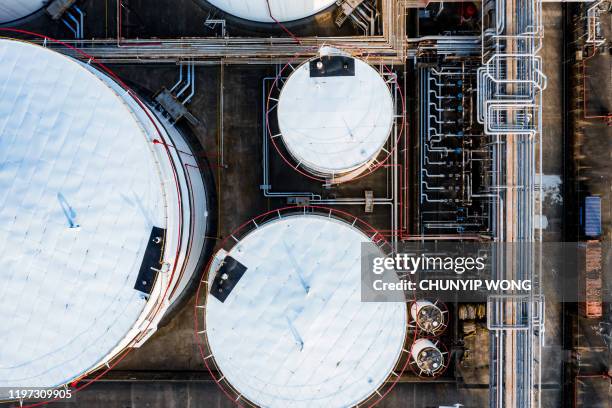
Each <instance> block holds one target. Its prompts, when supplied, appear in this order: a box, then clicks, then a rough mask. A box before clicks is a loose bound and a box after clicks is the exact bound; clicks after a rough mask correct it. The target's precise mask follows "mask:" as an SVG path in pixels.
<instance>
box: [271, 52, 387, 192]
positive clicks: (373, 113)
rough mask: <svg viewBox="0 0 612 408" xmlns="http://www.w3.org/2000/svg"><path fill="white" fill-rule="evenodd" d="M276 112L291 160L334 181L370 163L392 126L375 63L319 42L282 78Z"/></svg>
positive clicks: (380, 149)
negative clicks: (318, 46) (318, 47)
mask: <svg viewBox="0 0 612 408" xmlns="http://www.w3.org/2000/svg"><path fill="white" fill-rule="evenodd" d="M277 117H278V127H279V130H280V134H281V139H282V141H283V143H284V146H285V148H286V149H287V151H288V152H289V154H290V155H291V156H292V157H293V159H294V161H295V162H296V166H297V167H303V168H305V169H306V170H307V171H309V172H310V173H312V174H314V175H316V176H319V177H323V178H325V179H327V180H329V181H330V182H334V183H338V182H343V181H348V180H350V179H352V178H354V177H356V176H357V175H359V174H361V173H363V172H364V171H366V170H368V169H369V168H370V167H371V166H372V165H374V162H375V160H376V158H377V157H378V156H379V154H380V153H381V151H382V149H383V147H384V145H385V143H386V142H387V139H388V138H389V134H390V132H391V129H392V127H393V121H394V104H393V98H392V95H391V91H390V89H389V86H388V84H387V83H386V81H385V79H384V78H383V77H382V76H381V74H380V73H379V72H378V71H377V70H376V69H374V68H373V67H371V66H370V65H368V64H367V63H366V62H364V61H362V60H360V59H357V58H353V57H351V56H350V55H348V54H346V53H344V52H341V51H339V50H337V49H334V48H330V47H323V48H322V49H321V51H320V55H319V56H317V57H316V58H313V59H311V60H309V61H306V62H305V63H303V64H301V65H300V66H299V67H298V68H297V69H296V70H295V71H294V72H293V73H291V75H290V76H289V78H288V79H287V81H286V83H285V84H284V86H283V87H282V89H281V92H280V97H279V101H278V113H277Z"/></svg>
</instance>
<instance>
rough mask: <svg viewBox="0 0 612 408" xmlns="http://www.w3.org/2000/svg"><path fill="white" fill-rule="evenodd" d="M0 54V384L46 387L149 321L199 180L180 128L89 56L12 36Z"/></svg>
mask: <svg viewBox="0 0 612 408" xmlns="http://www.w3.org/2000/svg"><path fill="white" fill-rule="evenodd" d="M0 60H1V61H2V64H0V258H1V259H2V268H0V282H2V284H1V285H0V315H2V316H3V320H2V324H1V325H0V338H1V339H2V350H1V352H0V389H2V390H7V389H8V388H14V387H20V386H22V387H29V388H32V387H56V386H61V385H63V384H66V383H69V382H70V381H72V380H73V379H75V378H79V377H81V376H83V375H85V374H87V373H89V372H91V371H92V370H93V369H96V368H98V367H102V366H103V365H104V364H105V363H108V362H109V361H112V360H113V359H114V357H116V356H117V355H118V354H119V353H121V352H123V351H124V350H126V349H127V348H130V347H138V346H139V345H140V344H142V342H143V341H145V340H146V339H147V338H148V337H149V336H150V335H151V334H152V333H153V332H154V331H155V330H156V327H157V324H158V322H159V321H160V319H161V318H162V317H163V316H164V314H165V313H166V311H167V310H168V308H169V307H170V306H172V305H173V304H175V302H176V301H177V299H179V298H180V296H181V293H182V292H183V290H184V289H185V288H186V286H187V285H188V283H189V282H190V280H191V278H192V276H193V274H194V271H195V269H196V266H197V264H198V261H199V258H200V256H201V254H202V250H203V246H204V238H203V237H204V236H205V235H206V234H205V232H206V224H207V208H206V206H207V199H206V190H205V186H204V183H203V181H202V177H201V174H200V170H199V169H198V163H197V162H195V161H194V158H193V156H191V155H189V154H185V153H183V152H187V153H188V152H189V151H190V148H189V146H188V145H187V143H186V142H185V140H183V137H182V136H181V134H180V133H179V132H178V131H177V130H176V129H175V128H173V127H172V126H170V125H169V123H168V122H167V121H165V119H163V118H161V117H159V118H158V117H157V116H156V115H155V113H153V111H151V110H150V109H149V108H148V107H147V106H146V105H144V104H141V103H139V101H138V100H136V99H135V98H133V97H132V96H131V94H130V93H128V92H126V91H125V90H124V89H123V88H122V87H121V86H120V85H119V84H118V83H117V82H115V81H113V80H112V79H110V78H109V77H108V76H106V75H104V74H103V73H101V72H100V71H98V70H97V69H95V68H94V67H92V66H91V65H88V64H85V63H81V62H77V61H76V60H73V59H71V58H68V57H66V56H64V55H62V54H59V53H56V52H54V51H51V50H49V49H46V48H44V47H41V46H37V45H33V44H29V43H25V42H19V41H14V40H0ZM179 152H180V153H179ZM6 397H7V395H0V398H6Z"/></svg>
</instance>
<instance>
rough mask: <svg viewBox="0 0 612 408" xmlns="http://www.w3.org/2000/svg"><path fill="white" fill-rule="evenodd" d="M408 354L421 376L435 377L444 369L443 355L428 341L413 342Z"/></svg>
mask: <svg viewBox="0 0 612 408" xmlns="http://www.w3.org/2000/svg"><path fill="white" fill-rule="evenodd" d="M410 353H411V356H412V359H413V361H414V363H415V364H416V366H417V367H418V368H419V370H420V371H421V373H422V374H426V375H435V374H437V373H438V372H439V371H440V370H441V369H442V368H443V367H444V355H443V354H442V352H441V351H440V349H439V348H438V347H436V345H435V344H434V343H433V342H432V341H431V340H429V339H418V340H417V341H415V342H414V343H413V344H412V348H411V351H410Z"/></svg>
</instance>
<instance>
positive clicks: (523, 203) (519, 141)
mask: <svg viewBox="0 0 612 408" xmlns="http://www.w3.org/2000/svg"><path fill="white" fill-rule="evenodd" d="M483 16H485V18H483V31H482V63H483V66H482V67H481V68H480V69H479V70H478V91H479V103H478V107H479V112H478V120H479V121H480V122H481V123H482V124H483V125H484V131H485V133H486V134H487V135H490V137H491V140H492V141H493V142H494V143H493V145H494V146H495V152H494V157H495V166H496V170H497V171H496V172H494V173H493V174H494V175H495V178H496V179H495V185H496V186H498V191H499V195H498V196H497V197H496V200H495V204H494V214H495V222H494V234H495V238H496V239H497V240H498V241H501V242H516V243H518V244H517V246H516V248H514V250H512V251H510V253H508V251H506V254H505V255H506V256H503V257H501V256H500V257H498V259H497V260H496V268H495V273H496V275H497V276H496V277H497V278H498V279H529V280H531V281H532V288H533V290H532V292H531V294H530V295H529V296H527V297H521V298H517V297H495V296H492V297H491V298H490V299H489V302H488V313H487V317H488V326H489V329H490V330H491V331H492V333H491V349H490V364H491V365H490V388H491V394H490V400H489V405H490V407H491V408H493V407H496V408H501V407H512V408H514V407H517V408H521V407H535V406H540V377H541V367H540V365H539V364H540V363H539V362H540V361H541V354H542V342H543V330H544V327H543V319H542V316H543V312H542V308H543V302H542V287H541V281H540V267H541V265H540V264H539V257H538V254H537V253H535V252H536V251H535V250H534V245H532V243H533V242H534V241H536V240H541V239H542V236H541V232H540V234H539V236H537V237H536V234H535V225H534V219H535V215H536V213H537V212H539V213H540V214H541V203H542V197H541V191H540V196H539V197H537V194H536V191H537V189H538V184H540V185H541V181H540V183H537V182H536V174H537V173H539V174H540V175H541V170H540V171H537V169H538V166H540V169H541V139H540V138H541V127H542V122H541V115H542V104H541V92H542V90H543V89H544V88H545V87H546V76H545V75H544V73H543V72H542V62H541V58H540V57H539V55H538V53H539V51H540V49H541V47H542V39H543V24H542V2H541V0H489V1H486V2H484V3H483ZM536 151H539V154H540V158H539V159H538V158H536ZM538 198H539V200H538Z"/></svg>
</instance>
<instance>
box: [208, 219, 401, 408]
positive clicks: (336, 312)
mask: <svg viewBox="0 0 612 408" xmlns="http://www.w3.org/2000/svg"><path fill="white" fill-rule="evenodd" d="M251 226H252V228H250V229H249V230H248V231H246V232H244V233H241V234H240V235H238V236H236V235H232V237H233V238H236V240H237V241H234V240H232V241H231V242H234V244H233V245H231V247H228V248H224V249H221V250H220V251H219V252H217V254H216V255H215V257H214V258H213V261H212V262H211V265H210V267H209V270H208V277H207V278H206V279H205V282H207V283H206V289H207V290H206V293H207V296H206V298H205V299H206V300H205V305H204V306H202V307H201V310H204V312H202V315H201V316H200V318H199V319H198V321H200V320H202V324H203V325H204V330H200V333H201V334H202V335H203V336H204V339H205V344H206V345H207V348H208V350H209V351H207V352H206V353H208V352H210V355H209V356H205V362H206V363H207V366H208V367H209V368H211V367H214V369H211V373H216V374H213V375H216V377H217V381H218V383H219V384H221V385H222V386H224V389H225V390H226V392H227V393H228V394H230V396H231V398H232V399H234V398H239V400H240V402H241V404H243V403H245V404H246V406H252V405H255V406H260V407H289V406H290V407H294V408H295V407H298V408H299V407H304V408H311V407H326V408H328V407H331V408H334V407H348V406H354V405H358V404H360V403H362V402H364V401H366V400H368V399H369V398H375V399H378V398H380V395H383V393H380V392H379V389H380V387H382V386H383V385H384V384H385V383H386V381H387V380H388V379H389V378H392V379H394V378H397V375H393V374H392V372H396V373H397V372H401V370H399V369H397V368H396V367H397V366H398V362H399V360H400V356H401V354H402V351H403V347H404V340H405V336H406V330H407V329H406V326H407V308H406V304H405V303H403V302H371V303H370V302H362V301H361V290H360V288H361V286H360V282H361V279H360V273H361V272H360V268H361V263H360V262H361V258H360V256H361V253H360V248H361V244H362V242H371V241H370V238H369V237H368V235H366V234H365V233H364V232H362V230H361V229H360V228H358V227H357V226H356V224H355V223H349V222H346V221H344V220H342V219H338V218H336V217H334V216H330V215H329V214H318V213H315V212H297V213H290V214H284V213H283V214H282V216H281V214H280V213H279V216H278V217H273V218H272V219H269V220H266V221H260V220H257V221H254V222H253V223H251ZM381 254H382V251H381ZM198 307H200V306H198ZM396 370H397V371H396ZM369 404H370V403H368V405H369Z"/></svg>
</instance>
